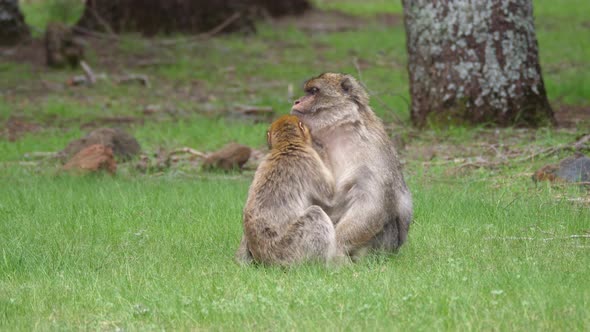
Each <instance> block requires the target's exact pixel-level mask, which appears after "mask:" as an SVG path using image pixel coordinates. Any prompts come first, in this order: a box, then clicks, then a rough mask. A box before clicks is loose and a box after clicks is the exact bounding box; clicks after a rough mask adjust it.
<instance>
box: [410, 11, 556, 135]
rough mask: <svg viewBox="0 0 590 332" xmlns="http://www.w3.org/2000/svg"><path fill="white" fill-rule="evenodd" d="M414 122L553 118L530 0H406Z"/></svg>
mask: <svg viewBox="0 0 590 332" xmlns="http://www.w3.org/2000/svg"><path fill="white" fill-rule="evenodd" d="M403 6H404V21H405V26H406V37H407V50H408V55H409V58H408V71H409V75H410V95H411V98H412V109H411V118H412V122H413V123H414V124H415V125H417V126H419V127H423V126H425V125H430V124H432V125H437V124H438V125H440V124H449V123H459V124H461V123H470V124H481V123H484V124H485V123H488V124H496V125H501V126H507V125H526V126H538V125H542V124H547V123H554V118H553V111H552V110H551V107H550V105H549V102H548V101H547V95H546V92H545V86H544V84H543V77H542V76H541V67H540V66H539V56H538V49H537V39H536V36H535V28H534V24H533V7H532V4H531V0H497V1H492V0H488V1H486V0H436V1H430V0H403Z"/></svg>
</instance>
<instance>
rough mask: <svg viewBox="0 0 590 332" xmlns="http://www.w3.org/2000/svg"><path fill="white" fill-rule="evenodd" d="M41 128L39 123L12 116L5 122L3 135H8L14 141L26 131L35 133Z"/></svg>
mask: <svg viewBox="0 0 590 332" xmlns="http://www.w3.org/2000/svg"><path fill="white" fill-rule="evenodd" d="M40 129H41V126H40V125H39V124H36V123H34V122H29V121H27V120H25V119H23V118H19V117H13V116H11V117H10V118H8V120H7V121H6V123H5V124H4V129H3V130H2V136H4V137H6V138H7V139H8V140H9V141H10V142H14V141H16V140H18V139H19V138H21V137H22V136H23V135H25V134H26V133H33V132H36V131H39V130H40Z"/></svg>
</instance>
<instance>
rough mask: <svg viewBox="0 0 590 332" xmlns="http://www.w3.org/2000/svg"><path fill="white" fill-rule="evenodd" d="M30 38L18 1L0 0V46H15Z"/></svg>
mask: <svg viewBox="0 0 590 332" xmlns="http://www.w3.org/2000/svg"><path fill="white" fill-rule="evenodd" d="M30 36H31V33H30V31H29V27H27V24H26V23H25V19H24V17H23V14H22V13H21V12H20V9H19V7H18V0H0V45H15V44H17V43H19V42H21V41H22V40H25V39H27V38H29V37H30Z"/></svg>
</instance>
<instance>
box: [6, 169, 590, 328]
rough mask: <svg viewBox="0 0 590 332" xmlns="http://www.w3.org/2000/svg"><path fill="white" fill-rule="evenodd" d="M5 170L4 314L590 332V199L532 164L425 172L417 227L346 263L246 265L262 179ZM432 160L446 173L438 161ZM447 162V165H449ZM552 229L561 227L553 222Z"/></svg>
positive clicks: (51, 320) (157, 323)
mask: <svg viewBox="0 0 590 332" xmlns="http://www.w3.org/2000/svg"><path fill="white" fill-rule="evenodd" d="M13 172H14V173H12V174H13V175H17V174H20V175H21V176H18V177H15V176H9V177H6V176H5V175H4V176H2V177H3V179H2V181H3V183H4V184H5V185H6V186H5V189H3V190H2V192H1V193H0V202H2V203H1V205H0V211H1V212H2V214H1V215H2V217H1V219H0V241H1V243H3V244H4V245H3V248H2V250H1V251H2V253H1V254H2V258H1V259H0V280H1V281H0V289H1V290H2V291H1V294H2V296H1V297H0V328H1V329H10V330H14V329H18V330H30V329H32V328H34V327H37V328H38V327H45V328H51V329H58V330H63V329H115V328H117V327H119V328H124V329H157V328H168V329H184V328H212V329H246V328H256V329H263V330H267V329H279V328H280V329H313V330H315V329H318V328H321V329H340V328H345V329H358V328H366V329H378V330H391V329H392V328H394V329H422V328H424V327H426V326H428V327H429V329H445V330H456V329H465V328H467V329H473V330H481V329H486V330H488V329H501V330H506V329H510V330H512V329H517V330H521V329H526V330H530V329H532V330H539V329H543V330H553V329H557V330H584V327H586V328H587V327H588V326H589V324H590V317H588V315H587V312H586V310H585V307H586V304H587V303H588V301H589V300H590V279H588V278H587V275H588V272H589V271H588V266H589V264H590V257H589V256H588V249H585V248H583V247H582V246H583V245H584V244H585V243H584V242H583V240H551V241H542V240H534V241H524V240H523V241H517V240H506V239H503V238H509V237H511V236H526V237H529V236H530V237H536V238H546V237H553V236H566V235H570V234H579V233H581V232H583V231H584V230H587V229H588V220H590V212H589V211H588V209H576V208H573V207H572V205H571V203H570V202H567V201H560V200H555V199H553V197H552V192H551V189H550V188H546V187H544V186H542V187H541V188H538V189H535V188H532V184H531V183H530V181H529V180H528V178H517V179H511V180H510V181H507V180H505V179H504V180H500V181H501V184H502V186H500V187H497V186H493V185H492V184H491V183H490V182H491V181H489V179H486V178H485V177H484V178H482V177H479V176H476V177H468V178H465V179H461V180H458V181H457V183H456V185H455V189H454V190H452V191H451V192H449V185H448V184H447V183H446V182H438V181H436V179H433V178H431V177H430V176H431V175H433V174H432V173H431V174H428V173H423V174H416V175H414V176H412V177H411V178H410V181H409V182H410V186H411V187H412V189H413V193H414V198H415V201H416V216H415V223H414V225H413V226H412V232H411V237H410V241H409V243H408V245H407V246H405V247H404V248H403V250H401V252H400V253H399V254H397V255H395V256H392V257H384V256H375V257H371V258H369V259H367V260H365V261H363V262H361V263H359V264H356V265H354V266H351V267H344V268H341V269H335V270H334V269H324V268H322V267H319V266H303V267H299V268H294V269H291V270H282V269H275V268H255V267H249V268H239V267H238V266H237V265H234V263H233V262H232V255H233V252H234V250H235V248H236V247H237V243H238V240H239V236H240V233H241V225H240V215H241V208H242V202H243V201H244V199H245V195H246V189H247V186H248V181H247V179H243V180H239V181H235V180H191V179H190V178H189V179H184V180H183V179H174V178H150V177H139V178H137V177H133V178H125V177H115V178H110V177H88V178H82V179H80V178H72V177H67V176H62V177H57V178H53V177H38V176H34V175H33V174H27V172H26V171H23V170H13ZM429 173H430V172H429ZM433 173H436V171H433ZM540 230H543V231H546V232H552V233H553V234H554V235H547V234H545V233H542V232H541V231H540Z"/></svg>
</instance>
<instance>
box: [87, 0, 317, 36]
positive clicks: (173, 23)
mask: <svg viewBox="0 0 590 332" xmlns="http://www.w3.org/2000/svg"><path fill="white" fill-rule="evenodd" d="M308 8H310V4H309V2H308V0H242V1H235V0H86V6H85V9H84V13H83V15H82V18H81V19H80V20H79V21H78V23H77V26H78V27H79V28H83V29H88V30H95V31H108V30H112V31H114V32H124V31H129V32H140V33H143V34H145V35H154V34H157V33H172V32H182V33H199V32H206V31H209V30H211V29H214V28H216V27H218V26H220V25H221V24H223V23H224V22H226V21H227V20H228V19H229V18H231V17H233V16H235V14H236V13H238V14H240V15H239V18H237V19H235V20H231V22H230V23H228V24H227V25H226V26H224V27H223V29H222V31H223V32H230V31H237V30H241V31H244V30H245V31H253V30H254V18H255V17H256V16H260V15H261V14H263V15H264V14H268V15H270V16H281V15H292V14H299V13H302V12H303V11H305V10H307V9H308Z"/></svg>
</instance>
